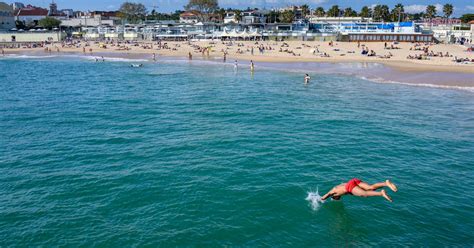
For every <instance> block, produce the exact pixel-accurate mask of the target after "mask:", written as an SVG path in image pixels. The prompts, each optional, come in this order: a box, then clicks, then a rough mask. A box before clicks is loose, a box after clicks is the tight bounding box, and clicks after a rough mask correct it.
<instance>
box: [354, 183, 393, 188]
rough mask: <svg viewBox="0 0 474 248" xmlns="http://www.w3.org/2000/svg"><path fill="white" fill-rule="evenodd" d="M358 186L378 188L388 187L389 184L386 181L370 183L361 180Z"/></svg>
mask: <svg viewBox="0 0 474 248" xmlns="http://www.w3.org/2000/svg"><path fill="white" fill-rule="evenodd" d="M358 186H359V187H361V188H362V189H363V190H376V189H380V188H383V187H386V186H387V184H386V183H375V184H368V183H366V182H360V183H359V185H358Z"/></svg>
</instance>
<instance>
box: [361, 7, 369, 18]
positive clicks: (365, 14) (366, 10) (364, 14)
mask: <svg viewBox="0 0 474 248" xmlns="http://www.w3.org/2000/svg"><path fill="white" fill-rule="evenodd" d="M359 16H360V17H364V18H369V17H370V16H372V10H371V9H370V8H369V7H367V6H364V7H362V9H361V10H360V14H359Z"/></svg>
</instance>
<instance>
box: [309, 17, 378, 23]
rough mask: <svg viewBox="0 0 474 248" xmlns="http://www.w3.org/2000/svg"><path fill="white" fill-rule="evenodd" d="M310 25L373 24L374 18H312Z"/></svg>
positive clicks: (310, 18)
mask: <svg viewBox="0 0 474 248" xmlns="http://www.w3.org/2000/svg"><path fill="white" fill-rule="evenodd" d="M309 22H310V23H328V24H340V23H351V22H352V23H358V22H372V18H365V17H331V16H323V17H318V16H310V17H309Z"/></svg>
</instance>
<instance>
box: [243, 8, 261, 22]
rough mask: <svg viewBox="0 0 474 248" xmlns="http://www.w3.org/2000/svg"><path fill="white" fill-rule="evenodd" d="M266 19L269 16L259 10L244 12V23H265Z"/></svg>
mask: <svg viewBox="0 0 474 248" xmlns="http://www.w3.org/2000/svg"><path fill="white" fill-rule="evenodd" d="M266 21H267V18H266V17H265V14H264V13H263V12H260V11H258V10H251V11H244V12H242V23H243V24H258V23H265V22H266Z"/></svg>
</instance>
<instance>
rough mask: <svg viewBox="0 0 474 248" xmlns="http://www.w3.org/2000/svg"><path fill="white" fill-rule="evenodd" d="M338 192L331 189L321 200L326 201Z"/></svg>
mask: <svg viewBox="0 0 474 248" xmlns="http://www.w3.org/2000/svg"><path fill="white" fill-rule="evenodd" d="M335 194H336V192H334V189H331V190H330V191H329V192H327V193H326V194H325V195H324V196H323V197H322V198H321V200H323V201H325V200H326V199H328V198H329V197H331V196H333V195H335Z"/></svg>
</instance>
